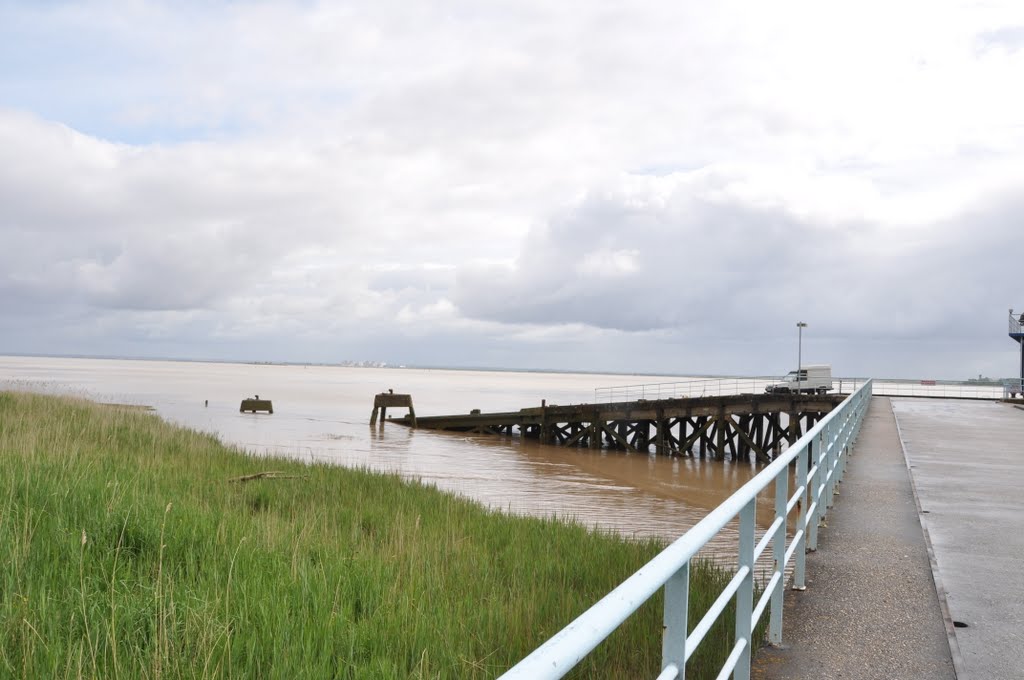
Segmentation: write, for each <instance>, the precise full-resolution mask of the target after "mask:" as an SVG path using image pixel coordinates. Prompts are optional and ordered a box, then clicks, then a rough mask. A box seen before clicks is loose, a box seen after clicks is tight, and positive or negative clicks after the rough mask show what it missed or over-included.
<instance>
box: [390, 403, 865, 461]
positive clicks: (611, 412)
mask: <svg viewBox="0 0 1024 680" xmlns="http://www.w3.org/2000/svg"><path fill="white" fill-rule="evenodd" d="M843 399H845V395H829V394H824V395H795V394H788V395H779V394H737V395H727V396H712V397H696V398H678V399H656V400H644V399H639V400H635V401H625V402H616V403H608V404H571V405H567V406H557V405H553V404H552V405H548V404H544V403H542V405H541V406H538V407H532V408H524V409H520V410H519V411H509V412H504V413H479V412H476V411H474V412H472V413H469V414H461V415H443V416H420V417H419V418H417V419H416V421H415V423H414V422H413V420H412V419H411V418H391V419H389V422H394V423H400V424H403V425H409V426H415V427H417V428H420V429H431V430H449V431H455V432H477V433H483V434H494V435H513V434H516V433H518V434H519V435H520V436H522V437H528V438H534V439H537V440H539V441H540V442H541V443H545V444H559V445H563V446H585V447H590V448H602V447H606V448H612V449H620V450H625V451H630V452H650V450H651V448H652V447H653V449H654V452H655V453H658V454H662V455H684V456H689V455H692V456H704V457H710V458H717V459H725V458H732V459H741V458H747V457H750V456H754V457H755V458H757V459H758V460H762V461H765V462H767V461H770V460H771V459H772V457H773V456H774V455H775V454H776V453H778V452H779V451H781V450H782V448H783V446H784V445H788V444H792V443H793V442H795V441H796V440H797V439H799V437H800V436H801V435H802V434H803V433H804V432H806V431H807V430H808V429H809V428H810V427H812V426H813V425H814V424H815V423H816V422H818V421H819V420H821V419H822V418H823V417H824V416H825V415H826V414H827V413H829V412H830V411H831V410H832V409H833V408H835V407H836V406H837V405H838V404H839V403H841V402H842V401H843Z"/></svg>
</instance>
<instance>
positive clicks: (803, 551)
mask: <svg viewBox="0 0 1024 680" xmlns="http://www.w3.org/2000/svg"><path fill="white" fill-rule="evenodd" d="M810 456H811V445H810V442H808V444H807V446H806V447H804V450H803V451H801V452H800V453H798V454H797V457H796V483H797V484H798V485H800V486H803V491H801V492H800V501H799V502H798V503H797V507H798V508H799V509H800V513H799V517H798V518H797V525H796V529H797V531H798V532H800V540H799V541H798V543H799V545H798V546H797V547H796V549H795V550H794V552H793V557H794V559H795V560H796V563H795V564H794V565H793V590H806V589H807V584H806V583H805V580H804V573H805V566H806V564H807V499H808V498H809V496H808V494H807V487H808V486H809V485H810V481H809V480H808V479H807V472H808V470H809V469H810V468H809V465H808V462H809V461H810Z"/></svg>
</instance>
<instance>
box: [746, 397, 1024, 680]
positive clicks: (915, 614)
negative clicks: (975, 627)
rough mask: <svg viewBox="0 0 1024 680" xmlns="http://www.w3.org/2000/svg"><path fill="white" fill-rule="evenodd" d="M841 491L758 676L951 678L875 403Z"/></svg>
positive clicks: (913, 516) (897, 452)
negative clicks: (779, 641)
mask: <svg viewBox="0 0 1024 680" xmlns="http://www.w3.org/2000/svg"><path fill="white" fill-rule="evenodd" d="M1022 416H1024V414H1022ZM840 490H841V495H840V496H838V497H837V498H836V504H835V507H833V508H832V510H831V511H830V513H829V516H828V527H827V528H825V529H822V530H821V531H819V533H818V550H817V551H816V552H813V553H809V554H808V556H807V590H806V591H804V592H796V591H788V592H787V593H786V605H785V610H784V616H783V642H784V645H783V647H782V648H769V647H766V648H764V649H761V650H760V651H758V653H757V655H756V657H755V660H754V669H753V672H752V676H753V677H754V678H758V679H760V680H774V679H779V680H783V679H791V678H815V679H817V678H821V679H829V678H843V679H844V680H846V679H854V678H855V679H860V678H864V679H868V680H869V679H873V678H878V679H879V680H881V679H883V678H884V679H885V680H891V679H916V678H921V679H926V680H943V679H947V678H955V677H956V674H955V672H954V666H953V660H952V654H951V652H950V644H949V640H948V638H947V629H946V626H945V624H944V621H943V614H942V607H941V606H940V601H939V597H938V595H937V594H936V587H935V582H934V581H933V579H932V568H931V562H930V558H929V550H928V545H927V542H926V541H925V535H924V532H923V531H922V527H921V523H920V521H919V515H918V511H917V505H916V503H915V499H914V491H913V487H912V485H911V482H910V477H909V475H908V472H907V465H906V461H905V459H904V456H903V450H902V447H901V445H900V440H899V435H898V432H897V427H896V421H895V418H894V417H893V412H892V407H891V405H890V402H889V399H887V398H884V397H876V398H874V399H872V401H871V405H870V407H869V408H868V412H867V416H866V418H865V422H864V425H863V428H862V429H861V432H860V436H859V438H858V440H857V443H856V446H855V449H854V453H853V455H852V456H851V457H850V460H849V464H848V467H847V470H846V475H845V477H844V481H843V483H842V485H841V486H840ZM978 677H981V676H978ZM992 677H995V676H992ZM1015 677H1022V676H1015ZM961 680H962V679H961Z"/></svg>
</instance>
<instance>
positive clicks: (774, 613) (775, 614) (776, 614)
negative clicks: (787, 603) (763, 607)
mask: <svg viewBox="0 0 1024 680" xmlns="http://www.w3.org/2000/svg"><path fill="white" fill-rule="evenodd" d="M788 501H789V466H788V465H787V466H786V467H784V468H783V469H782V470H781V471H779V475H778V476H777V477H776V478H775V518H776V519H778V518H780V517H781V518H782V525H781V526H780V527H779V528H778V529H776V531H775V538H774V539H772V554H773V557H774V559H775V573H777V574H778V575H779V585H778V587H776V588H775V592H774V593H772V604H771V618H770V621H769V624H768V642H770V643H771V644H773V645H781V644H782V596H783V595H784V594H785V588H784V586H783V583H782V578H783V567H784V563H785V561H786V504H787V503H788Z"/></svg>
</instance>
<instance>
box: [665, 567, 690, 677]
mask: <svg viewBox="0 0 1024 680" xmlns="http://www.w3.org/2000/svg"><path fill="white" fill-rule="evenodd" d="M689 607H690V563H689V562H687V563H686V564H684V565H683V566H682V567H680V568H679V571H677V572H676V573H675V574H674V575H673V576H672V577H671V578H670V579H669V580H668V581H666V582H665V615H664V619H663V621H664V623H665V628H664V631H663V633H662V639H661V670H665V669H666V668H668V666H669V664H675V665H676V668H678V669H679V675H678V676H676V677H678V678H679V679H680V680H683V679H684V678H685V677H686V635H687V633H688V631H687V625H688V623H687V616H688V614H689Z"/></svg>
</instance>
